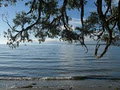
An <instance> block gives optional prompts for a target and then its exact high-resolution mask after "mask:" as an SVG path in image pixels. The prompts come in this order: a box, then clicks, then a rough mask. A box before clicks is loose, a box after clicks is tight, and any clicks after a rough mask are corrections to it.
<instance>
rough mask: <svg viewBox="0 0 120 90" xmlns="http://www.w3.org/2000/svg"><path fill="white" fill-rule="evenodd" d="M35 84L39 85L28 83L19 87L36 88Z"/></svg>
mask: <svg viewBox="0 0 120 90" xmlns="http://www.w3.org/2000/svg"><path fill="white" fill-rule="evenodd" d="M35 85H37V84H36V83H32V84H29V85H26V86H22V87H18V88H34V87H35Z"/></svg>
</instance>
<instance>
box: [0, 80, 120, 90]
mask: <svg viewBox="0 0 120 90" xmlns="http://www.w3.org/2000/svg"><path fill="white" fill-rule="evenodd" d="M0 90H120V80H48V81H46V80H45V81H41V80H40V81H39V80H38V81H36V80H33V81H25V80H21V81H19V80H7V81H6V80H0Z"/></svg>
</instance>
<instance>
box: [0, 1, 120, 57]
mask: <svg viewBox="0 0 120 90" xmlns="http://www.w3.org/2000/svg"><path fill="white" fill-rule="evenodd" d="M17 1H18V0H0V2H1V4H0V6H1V5H2V3H4V4H5V3H6V4H15V3H16V2H17ZM24 2H25V5H26V6H29V8H30V10H29V11H28V12H20V13H17V14H16V17H15V18H14V19H13V23H14V26H13V27H11V26H10V24H9V22H7V24H8V25H9V26H10V29H8V31H7V32H5V37H7V38H8V43H7V44H8V45H10V46H11V47H16V46H19V43H20V42H31V41H32V39H30V35H31V34H32V35H34V37H35V38H37V39H38V41H39V42H40V43H41V42H44V41H45V39H46V38H47V37H49V38H55V37H59V38H60V39H61V40H63V41H69V42H73V41H75V42H80V43H81V45H83V46H85V47H86V48H87V46H86V44H85V42H84V39H85V37H86V36H90V38H92V39H94V40H96V41H98V43H97V44H96V49H95V56H96V57H97V58H101V57H103V55H104V54H105V53H106V52H107V50H108V48H109V46H110V45H111V44H113V43H115V42H116V41H119V39H120V35H119V33H120V0H119V1H118V2H117V5H116V4H114V3H115V1H113V0H96V2H95V3H94V4H95V5H96V9H97V10H96V11H93V12H91V13H90V15H89V16H88V17H87V18H86V19H85V20H84V19H83V18H84V12H85V10H84V7H85V5H86V4H87V2H90V0H29V1H27V0H26V1H24ZM60 2H62V4H60ZM6 6H8V5H6ZM71 10H78V13H79V12H80V16H81V17H80V20H81V22H80V23H81V26H78V27H76V28H75V30H74V29H73V28H72V26H71V25H70V24H69V22H70V21H71V17H70V16H69V15H68V11H71ZM78 32H79V33H78ZM96 37H97V38H96ZM99 41H104V42H106V46H105V49H104V51H103V52H102V53H101V54H100V55H97V54H98V53H97V52H98V49H99V47H100V44H99Z"/></svg>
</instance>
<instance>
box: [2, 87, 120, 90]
mask: <svg viewBox="0 0 120 90" xmlns="http://www.w3.org/2000/svg"><path fill="white" fill-rule="evenodd" d="M0 90H120V88H112V87H89V88H88V87H72V88H71V87H70V88H68V87H41V88H12V89H0Z"/></svg>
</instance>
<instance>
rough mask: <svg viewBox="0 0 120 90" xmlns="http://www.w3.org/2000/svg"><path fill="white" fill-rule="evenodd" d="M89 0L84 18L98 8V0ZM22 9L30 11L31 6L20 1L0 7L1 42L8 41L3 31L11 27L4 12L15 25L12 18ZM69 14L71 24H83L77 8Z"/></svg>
mask: <svg viewBox="0 0 120 90" xmlns="http://www.w3.org/2000/svg"><path fill="white" fill-rule="evenodd" d="M25 1H29V0H25ZM88 1H89V2H88V3H87V5H86V6H85V17H84V18H86V16H88V15H89V12H91V11H95V10H96V8H95V5H94V2H95V1H96V0H88ZM22 10H24V11H29V8H28V7H25V6H24V2H18V3H17V4H16V6H9V7H6V8H0V12H1V13H0V44H5V43H6V39H5V38H4V37H3V32H4V31H6V30H7V29H8V28H9V27H8V26H7V24H6V23H5V22H3V21H2V14H4V15H5V16H6V17H7V18H8V21H9V22H10V24H11V25H13V23H12V19H13V18H14V17H15V13H18V12H20V11H22ZM68 15H69V16H70V17H71V18H72V21H70V24H71V25H73V26H74V27H75V26H79V25H81V23H80V13H79V12H78V11H77V10H72V11H70V12H68ZM49 40H50V39H49ZM50 41H51V40H50Z"/></svg>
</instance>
